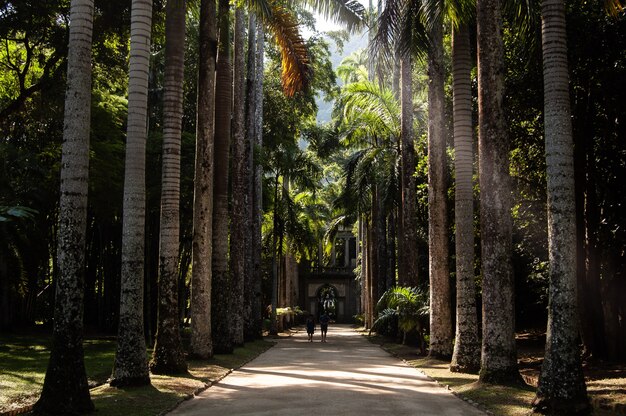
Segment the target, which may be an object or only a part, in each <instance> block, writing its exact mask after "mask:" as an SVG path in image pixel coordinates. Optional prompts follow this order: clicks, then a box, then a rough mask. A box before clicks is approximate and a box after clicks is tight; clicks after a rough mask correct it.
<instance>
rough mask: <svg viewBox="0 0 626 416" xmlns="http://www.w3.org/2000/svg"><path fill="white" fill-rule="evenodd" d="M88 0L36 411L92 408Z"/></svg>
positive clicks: (75, 22)
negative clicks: (88, 363) (86, 321)
mask: <svg viewBox="0 0 626 416" xmlns="http://www.w3.org/2000/svg"><path fill="white" fill-rule="evenodd" d="M93 10H94V6H93V1H90V0H73V1H72V2H71V6H70V22H71V23H70V34H69V51H68V61H67V90H66V95H65V113H64V122H63V147H62V156H61V157H62V160H61V189H60V190H61V192H60V193H61V196H60V201H59V223H58V226H59V228H58V235H57V238H58V240H57V241H58V242H57V259H58V266H59V277H58V280H57V281H56V296H55V303H54V329H53V333H52V350H51V352H50V361H49V362H48V368H47V370H46V377H45V380H44V384H43V390H42V392H41V396H40V398H39V400H38V401H37V403H35V407H34V411H35V413H42V414H63V415H66V414H70V415H74V414H81V413H85V412H89V411H92V410H93V408H94V406H93V403H92V402H91V397H90V395H89V386H88V384H87V375H86V373H85V362H84V350H83V297H84V278H85V234H86V229H87V192H88V182H89V127H90V119H91V110H90V109H91V45H92V31H93Z"/></svg>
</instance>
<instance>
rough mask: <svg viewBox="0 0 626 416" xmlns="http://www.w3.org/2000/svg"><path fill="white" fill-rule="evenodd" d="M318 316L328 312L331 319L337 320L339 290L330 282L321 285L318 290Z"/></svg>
mask: <svg viewBox="0 0 626 416" xmlns="http://www.w3.org/2000/svg"><path fill="white" fill-rule="evenodd" d="M316 296H317V317H318V318H319V316H320V315H322V314H323V313H324V312H326V313H327V314H328V316H329V317H330V319H332V320H337V312H338V311H337V306H338V302H339V291H338V290H337V288H336V287H335V286H333V285H331V284H330V283H326V284H323V285H321V286H320V287H319V288H318V289H317V291H316Z"/></svg>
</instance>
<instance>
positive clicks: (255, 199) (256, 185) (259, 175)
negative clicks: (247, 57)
mask: <svg viewBox="0 0 626 416" xmlns="http://www.w3.org/2000/svg"><path fill="white" fill-rule="evenodd" d="M251 26H252V25H251ZM256 30H257V32H256V45H254V46H253V49H254V51H255V58H254V61H255V63H256V71H255V75H254V81H253V85H252V87H251V89H252V92H251V94H250V95H253V96H254V107H253V109H254V113H253V118H254V121H253V124H254V129H253V132H254V135H253V136H252V137H251V140H250V141H251V145H252V146H253V149H252V158H253V165H252V168H253V170H254V174H253V179H252V244H251V245H252V255H253V259H252V262H253V275H252V282H251V283H250V286H251V288H250V291H251V292H252V293H253V301H252V314H251V318H250V320H251V332H252V335H253V336H254V337H256V338H258V337H261V335H262V328H263V327H262V322H263V306H264V305H263V304H262V298H261V280H262V271H261V251H262V247H261V237H262V236H261V224H262V221H263V166H262V165H261V163H260V162H259V161H258V160H257V159H256V158H255V157H254V154H258V153H257V152H255V150H257V149H258V150H260V149H261V148H262V147H263V55H264V47H265V43H264V42H265V39H264V29H263V25H262V24H257V25H256ZM250 44H251V45H252V42H250Z"/></svg>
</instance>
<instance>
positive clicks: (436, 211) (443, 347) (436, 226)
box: [428, 5, 453, 358]
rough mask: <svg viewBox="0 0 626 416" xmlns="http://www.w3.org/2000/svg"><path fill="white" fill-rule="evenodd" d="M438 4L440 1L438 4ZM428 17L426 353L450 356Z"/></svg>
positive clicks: (438, 58) (436, 35) (438, 55)
mask: <svg viewBox="0 0 626 416" xmlns="http://www.w3.org/2000/svg"><path fill="white" fill-rule="evenodd" d="M438 7H441V5H438ZM439 13H441V12H439V11H438V12H437V13H435V15H434V16H432V17H430V18H431V22H430V28H429V33H428V36H429V39H430V48H429V50H428V264H429V268H428V270H429V275H430V279H429V280H430V308H431V314H430V346H429V355H430V356H434V357H441V358H450V357H451V356H452V337H453V334H452V302H451V292H450V271H449V266H448V251H449V250H448V224H447V222H448V221H447V208H446V206H447V203H446V188H447V186H446V171H447V169H446V167H447V163H446V135H445V122H444V97H445V94H444V62H443V20H442V18H441V16H440V15H438V14H439Z"/></svg>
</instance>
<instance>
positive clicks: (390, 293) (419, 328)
mask: <svg viewBox="0 0 626 416" xmlns="http://www.w3.org/2000/svg"><path fill="white" fill-rule="evenodd" d="M376 310H377V311H378V312H379V315H378V318H377V319H376V321H375V322H374V326H373V327H372V329H373V330H378V329H379V328H382V327H384V326H386V325H389V324H390V323H392V322H393V321H394V320H397V325H398V329H399V330H400V331H402V343H403V344H405V343H406V336H407V334H408V333H410V332H411V331H416V332H417V333H418V337H419V340H420V348H421V349H422V353H423V352H424V337H423V331H424V327H425V323H426V322H425V320H426V317H427V316H428V313H429V307H428V295H427V294H426V293H425V292H423V291H421V290H420V289H418V288H416V287H404V286H395V287H392V288H389V289H387V291H385V293H383V295H382V296H381V297H380V300H379V301H378V303H377V304H376Z"/></svg>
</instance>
